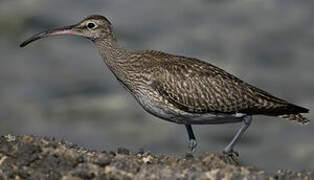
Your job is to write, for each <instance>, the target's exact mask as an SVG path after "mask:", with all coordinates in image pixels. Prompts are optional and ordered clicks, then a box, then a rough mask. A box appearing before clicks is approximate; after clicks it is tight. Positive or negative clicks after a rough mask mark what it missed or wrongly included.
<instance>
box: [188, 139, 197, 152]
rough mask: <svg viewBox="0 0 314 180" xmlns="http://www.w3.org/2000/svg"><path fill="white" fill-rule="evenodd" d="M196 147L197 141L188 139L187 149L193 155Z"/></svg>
mask: <svg viewBox="0 0 314 180" xmlns="http://www.w3.org/2000/svg"><path fill="white" fill-rule="evenodd" d="M196 146H197V141H196V140H195V139H190V140H189V143H188V147H189V149H190V151H191V153H193V152H194V151H195V149H196Z"/></svg>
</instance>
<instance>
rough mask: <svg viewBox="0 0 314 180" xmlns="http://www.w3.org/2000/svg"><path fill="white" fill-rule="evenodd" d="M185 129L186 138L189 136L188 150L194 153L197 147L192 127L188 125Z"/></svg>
mask: <svg viewBox="0 0 314 180" xmlns="http://www.w3.org/2000/svg"><path fill="white" fill-rule="evenodd" d="M185 127H186V130H187V131H188V136H189V148H190V150H191V152H194V151H195V148H196V146H197V141H196V138H195V136H194V132H193V129H192V126H191V125H190V124H186V125H185Z"/></svg>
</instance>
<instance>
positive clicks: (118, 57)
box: [95, 39, 127, 68]
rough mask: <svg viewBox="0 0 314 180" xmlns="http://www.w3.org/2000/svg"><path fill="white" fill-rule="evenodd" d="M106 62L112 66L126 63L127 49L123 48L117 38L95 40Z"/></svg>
mask: <svg viewBox="0 0 314 180" xmlns="http://www.w3.org/2000/svg"><path fill="white" fill-rule="evenodd" d="M95 44H96V46H97V49H98V51H99V53H100V55H101V56H102V58H103V60H104V62H105V63H106V64H107V65H108V66H110V68H111V66H116V65H118V64H120V63H124V62H125V61H126V60H127V59H126V54H127V51H126V50H125V49H123V48H121V47H120V46H119V45H118V43H117V41H116V40H115V39H102V40H98V41H96V42H95Z"/></svg>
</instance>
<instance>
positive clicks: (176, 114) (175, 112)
mask: <svg viewBox="0 0 314 180" xmlns="http://www.w3.org/2000/svg"><path fill="white" fill-rule="evenodd" d="M135 98H136V99H137V101H138V102H139V104H140V105H141V106H142V107H143V108H144V109H145V111H147V112H148V113H150V114H152V115H154V116H157V117H159V118H161V119H163V120H166V121H170V122H174V123H178V124H224V123H235V122H240V121H241V120H242V119H241V118H239V117H236V115H230V114H215V113H206V114H198V113H189V112H185V111H182V110H180V109H178V108H176V107H175V106H173V105H171V104H169V103H167V102H166V101H163V100H162V99H161V98H160V97H158V98H156V97H154V96H147V95H136V96H135Z"/></svg>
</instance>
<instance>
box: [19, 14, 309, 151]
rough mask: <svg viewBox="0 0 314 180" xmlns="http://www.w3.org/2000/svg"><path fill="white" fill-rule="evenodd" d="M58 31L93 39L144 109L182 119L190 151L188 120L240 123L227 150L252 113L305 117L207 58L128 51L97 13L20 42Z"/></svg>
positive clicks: (173, 119) (300, 120)
mask: <svg viewBox="0 0 314 180" xmlns="http://www.w3.org/2000/svg"><path fill="white" fill-rule="evenodd" d="M63 34H69V35H77V36H82V37H85V38H87V39H89V40H91V41H93V42H94V44H95V45H96V47H97V49H98V51H99V53H100V54H101V56H102V58H103V60H104V62H105V63H106V65H107V66H108V67H109V69H110V70H111V71H112V73H113V74H114V75H115V77H116V78H117V79H118V81H119V82H121V84H122V85H123V86H124V87H125V88H126V89H127V90H129V92H130V93H131V94H132V95H133V96H134V98H135V99H136V100H137V102H138V103H139V104H140V105H141V106H142V107H143V108H144V109H145V110H146V111H147V112H149V113H151V114H153V115H155V116H157V117H159V118H161V119H164V120H167V121H171V122H174V123H178V124H184V125H185V127H186V129H187V132H188V137H189V144H188V146H189V148H190V149H191V151H193V150H194V149H195V148H196V145H197V143H196V139H195V136H194V133H193V129H192V124H224V123H236V122H243V126H242V127H241V128H240V129H239V130H238V132H237V133H236V135H235V136H234V138H233V139H232V141H231V142H230V144H229V145H228V146H227V147H226V148H225V149H224V152H225V153H227V154H229V155H232V154H234V153H235V151H234V150H233V147H234V146H235V144H236V143H237V141H238V140H239V139H240V137H241V136H242V135H243V134H244V133H245V131H246V129H247V128H248V127H249V126H250V124H251V121H252V115H268V116H279V117H282V118H286V119H289V120H291V121H294V122H297V123H299V124H307V123H308V122H309V120H307V119H306V118H304V117H303V116H302V115H301V114H300V113H308V112H309V110H308V109H306V108H303V107H300V106H297V105H294V104H291V103H288V102H287V101H285V100H283V99H280V98H277V97H274V96H272V95H271V94H269V93H267V92H265V91H263V90H260V89H258V88H256V87H254V86H252V85H250V84H248V83H245V82H243V81H242V80H240V79H238V78H237V77H235V76H233V75H231V74H229V73H227V72H226V71H224V70H222V69H220V68H218V67H216V66H213V65H211V64H209V63H206V62H203V61H200V60H198V59H195V58H189V57H183V56H177V55H171V54H167V53H164V52H159V51H151V50H146V51H135V52H131V51H127V50H125V49H123V48H120V47H119V46H118V44H117V41H116V38H115V35H114V33H113V27H112V24H111V23H110V21H109V20H108V19H107V18H105V17H103V16H100V15H91V16H88V17H87V18H85V19H84V20H82V21H81V22H79V23H78V24H75V25H72V26H66V27H62V28H58V29H54V30H49V31H44V32H42V33H39V34H36V35H34V36H32V37H31V38H29V39H28V40H26V41H24V42H23V43H22V44H21V45H20V46H21V47H24V46H26V45H27V44H29V43H31V42H33V41H35V40H38V39H41V38H45V37H49V36H54V35H63Z"/></svg>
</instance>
